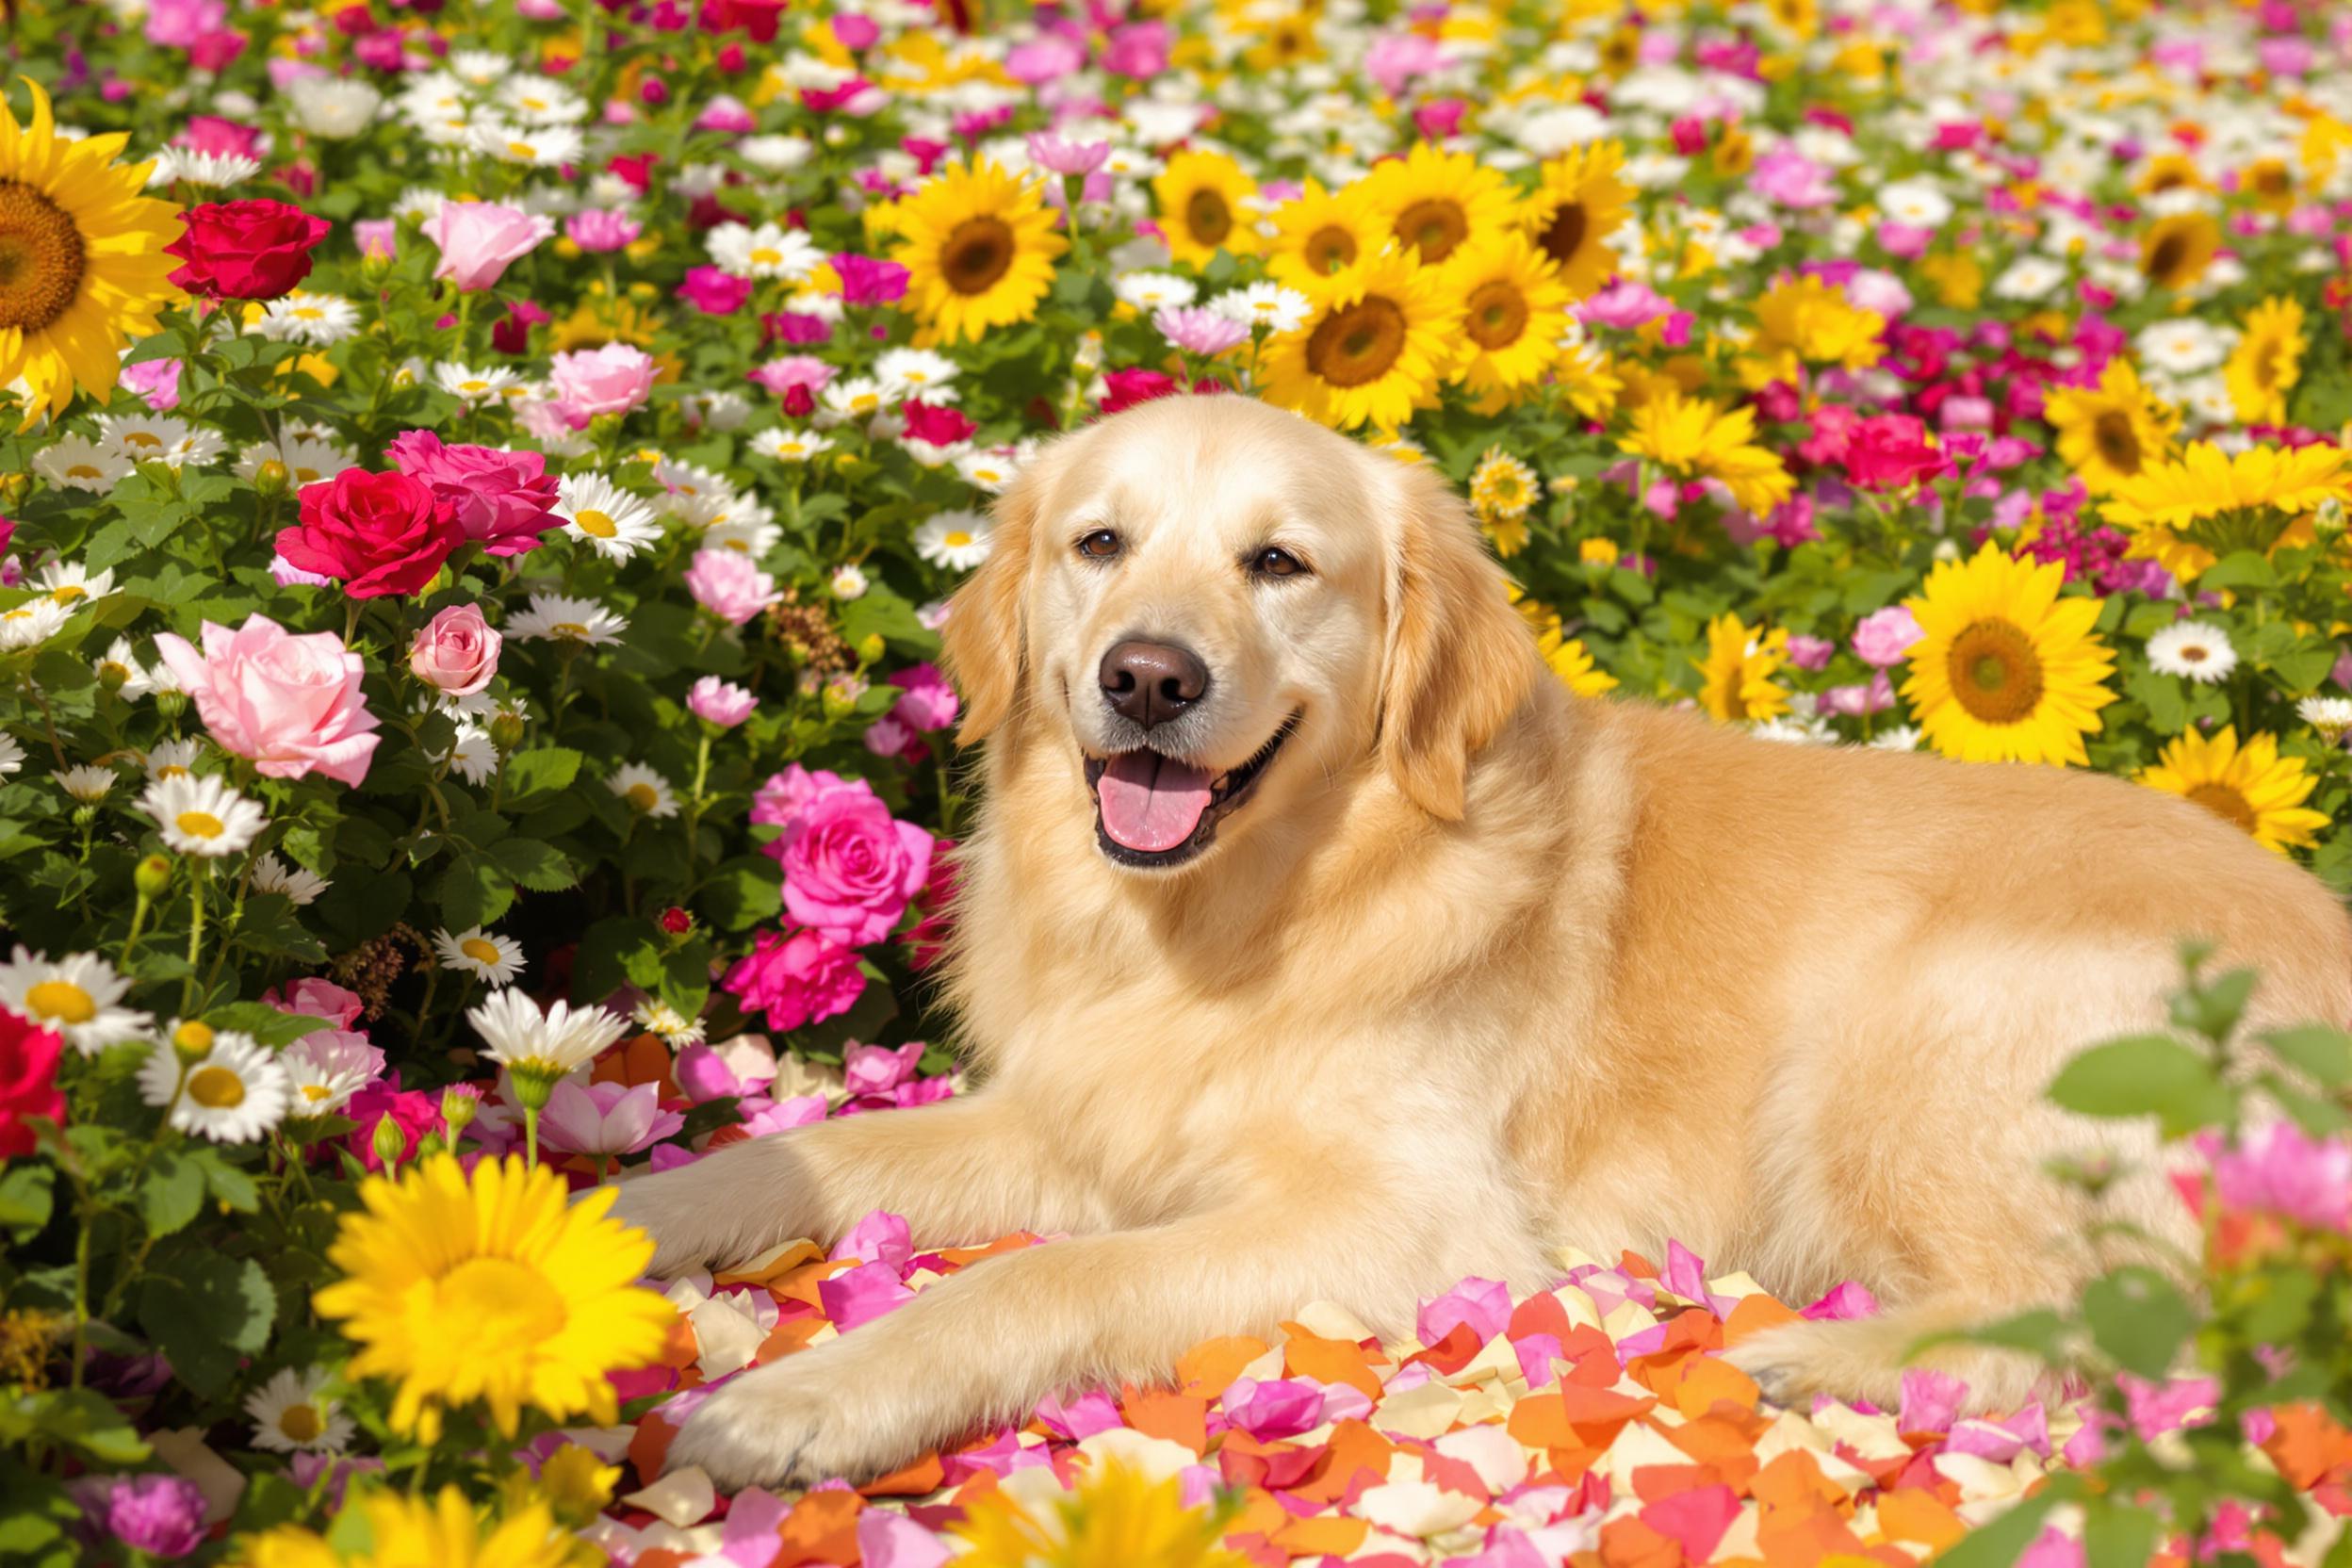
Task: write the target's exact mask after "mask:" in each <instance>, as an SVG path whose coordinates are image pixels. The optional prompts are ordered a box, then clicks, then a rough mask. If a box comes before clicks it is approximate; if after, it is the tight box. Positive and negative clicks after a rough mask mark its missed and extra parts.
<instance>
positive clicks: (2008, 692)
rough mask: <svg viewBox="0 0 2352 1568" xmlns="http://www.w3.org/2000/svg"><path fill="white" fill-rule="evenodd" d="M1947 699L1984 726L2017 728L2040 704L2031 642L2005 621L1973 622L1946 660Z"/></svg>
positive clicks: (2039, 664)
mask: <svg viewBox="0 0 2352 1568" xmlns="http://www.w3.org/2000/svg"><path fill="white" fill-rule="evenodd" d="M1946 660H1947V662H1946V666H1945V667H1946V670H1947V671H1948V673H1949V674H1950V676H1951V678H1952V696H1953V697H1954V698H1956V699H1957V700H1958V701H1959V704H1960V706H1961V707H1963V708H1965V709H1967V710H1968V711H1969V712H1970V713H1971V714H1973V715H1974V716H1975V717H1977V718H1978V719H1981V720H1982V721H1984V722H1985V723H1986V724H2017V723H2018V722H2020V721H2022V720H2024V719H2027V718H2031V717H2032V716H2033V713H2034V709H2035V708H2037V707H2039V706H2040V704H2041V700H2042V661H2041V659H2040V657H2039V656H2038V655H2036V654H2035V653H2034V643H2033V639H2031V638H2029V637H2028V636H2026V634H2025V633H2024V632H2023V631H2021V630H2019V629H2017V627H2015V626H2013V625H2011V624H2010V623H2009V622H2007V621H1978V622H1976V623H1975V624H1974V625H1972V626H1970V627H1968V629H1966V630H1964V631H1962V632H1961V633H1960V635H1959V636H1957V637H1954V638H1953V639H1952V651H1951V653H1949V654H1948V655H1946Z"/></svg>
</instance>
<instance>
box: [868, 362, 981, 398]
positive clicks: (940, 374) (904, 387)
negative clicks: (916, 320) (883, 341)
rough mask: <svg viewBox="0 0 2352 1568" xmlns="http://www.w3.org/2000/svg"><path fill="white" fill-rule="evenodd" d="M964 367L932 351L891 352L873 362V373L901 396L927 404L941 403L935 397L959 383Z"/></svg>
mask: <svg viewBox="0 0 2352 1568" xmlns="http://www.w3.org/2000/svg"><path fill="white" fill-rule="evenodd" d="M960 368H961V367H959V366H958V365H956V362H955V361H954V360H952V359H950V358H948V357H947V356H946V355H945V354H943V353H939V352H938V351H934V350H931V349H892V350H890V351H888V352H886V353H884V354H883V355H882V357H881V358H879V359H877V360H875V361H874V376H875V379H877V380H879V381H880V382H881V383H882V384H883V386H885V387H886V388H888V389H889V390H890V391H892V392H896V393H900V394H902V395H911V396H914V397H918V398H922V399H923V400H925V401H926V402H937V401H938V399H937V398H935V397H933V396H931V394H932V393H934V392H935V391H937V390H938V389H939V388H940V387H942V386H945V385H946V384H948V383H949V382H952V381H954V380H955V379H956V371H957V370H958V369H960Z"/></svg>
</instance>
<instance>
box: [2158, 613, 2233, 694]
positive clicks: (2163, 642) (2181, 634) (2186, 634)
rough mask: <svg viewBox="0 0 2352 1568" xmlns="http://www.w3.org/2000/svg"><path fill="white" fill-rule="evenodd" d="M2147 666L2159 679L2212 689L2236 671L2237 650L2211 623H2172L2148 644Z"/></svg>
mask: <svg viewBox="0 0 2352 1568" xmlns="http://www.w3.org/2000/svg"><path fill="white" fill-rule="evenodd" d="M2148 667H2149V668H2150V669H2153V670H2155V671H2156V672H2157V673H2159V674H2161V675H2181V676H2186V677H2188V678H2190V679H2191V680H2194V681H2196V682H2197V684H2198V685H2200V686H2211V685H2212V684H2213V682H2215V681H2217V680H2221V679H2224V678H2227V677H2228V676H2229V672H2230V671H2231V670H2234V669H2236V668H2237V667H2238V650H2237V649H2235V648H2233V647H2231V646H2230V645H2229V633H2228V632H2226V631H2224V630H2223V629H2221V628H2219V627H2217V626H2214V625H2213V624H2211V623H2210V622H2206V621H2175V622H2174V623H2173V624H2172V625H2170V626H2168V627H2166V628H2164V630H2162V631H2159V632H2158V633H2156V634H2155V635H2154V636H2153V637H2150V638H2149V639H2148Z"/></svg>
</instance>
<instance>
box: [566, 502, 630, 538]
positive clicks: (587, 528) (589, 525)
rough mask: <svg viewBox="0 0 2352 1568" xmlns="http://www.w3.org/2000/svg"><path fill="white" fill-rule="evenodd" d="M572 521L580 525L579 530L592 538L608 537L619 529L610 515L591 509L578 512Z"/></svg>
mask: <svg viewBox="0 0 2352 1568" xmlns="http://www.w3.org/2000/svg"><path fill="white" fill-rule="evenodd" d="M572 521H573V522H575V523H577V524H579V525H580V532H582V533H585V534H587V535H589V536H590V537H592V538H596V539H610V538H612V537H613V535H614V534H616V533H618V532H620V531H621V530H620V525H618V524H617V523H615V522H613V519H612V517H611V516H609V515H606V514H605V513H602V512H597V511H595V510H593V509H592V510H590V511H587V512H582V513H580V515H578V516H575V517H574V518H573V519H572Z"/></svg>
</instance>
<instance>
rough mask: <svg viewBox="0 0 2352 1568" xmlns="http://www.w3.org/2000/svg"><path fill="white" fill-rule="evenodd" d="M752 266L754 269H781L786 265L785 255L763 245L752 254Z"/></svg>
mask: <svg viewBox="0 0 2352 1568" xmlns="http://www.w3.org/2000/svg"><path fill="white" fill-rule="evenodd" d="M751 264H752V265H753V266H754V267H781V266H783V265H784V253H783V252H781V251H778V250H776V249H774V248H773V247H770V246H766V245H762V246H760V247H759V248H758V249H757V250H755V251H753V252H752V253H751Z"/></svg>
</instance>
